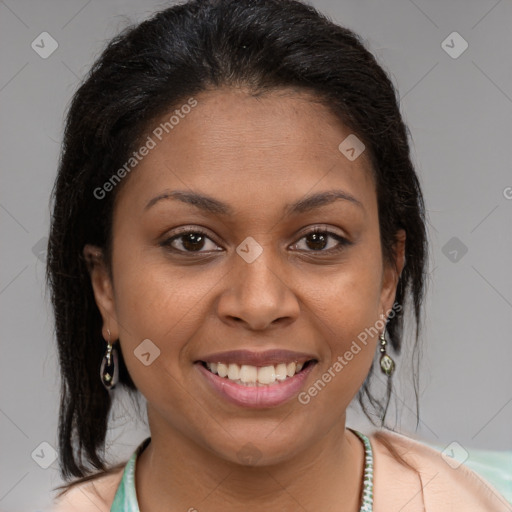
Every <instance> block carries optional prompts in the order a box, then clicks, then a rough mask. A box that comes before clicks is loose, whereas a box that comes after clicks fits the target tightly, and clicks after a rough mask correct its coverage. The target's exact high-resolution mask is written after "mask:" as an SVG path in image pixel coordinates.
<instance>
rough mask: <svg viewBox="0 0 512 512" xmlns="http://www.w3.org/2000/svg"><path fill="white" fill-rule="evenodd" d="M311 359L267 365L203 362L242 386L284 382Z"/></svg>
mask: <svg viewBox="0 0 512 512" xmlns="http://www.w3.org/2000/svg"><path fill="white" fill-rule="evenodd" d="M312 362H313V361H312V360H311V361H306V362H305V363H298V362H297V363H296V362H291V363H279V364H276V365H269V366H261V367H257V366H252V365H248V364H242V365H240V364H237V363H203V364H204V366H205V367H206V368H207V369H208V370H209V371H210V372H211V373H213V374H216V375H218V376H219V377H222V378H225V379H229V380H230V381H233V382H235V383H236V384H239V385H242V386H258V387H259V386H269V385H277V384H279V383H280V382H284V381H286V380H288V379H290V378H292V377H293V376H294V375H296V374H297V373H299V372H300V371H302V369H303V368H304V367H306V366H307V365H308V364H310V363H312Z"/></svg>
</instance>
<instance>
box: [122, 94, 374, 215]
mask: <svg viewBox="0 0 512 512" xmlns="http://www.w3.org/2000/svg"><path fill="white" fill-rule="evenodd" d="M194 100H195V101H196V104H195V106H194V107H193V108H180V105H176V106H175V107H174V108H173V110H172V111H170V112H166V113H164V114H163V115H162V116H161V117H160V118H158V119H157V120H155V121H154V123H153V124H154V126H153V125H151V126H149V127H148V130H147V133H146V134H145V136H144V137H143V138H142V139H141V140H142V144H144V143H147V145H148V146H152V148H151V149H150V150H149V151H147V154H146V156H144V157H143V158H141V159H140V161H139V162H138V163H137V165H136V167H135V168H134V170H133V171H132V172H131V173H130V176H128V177H127V178H125V179H127V183H124V184H123V187H122V191H120V196H121V198H120V199H118V200H119V201H122V197H123V196H128V198H129V203H130V205H131V207H136V208H137V209H139V210H142V209H144V206H145V205H146V204H147V201H148V200H150V199H151V198H152V197H153V196H155V195H158V194H161V193H162V192H163V191H164V189H187V188H190V189H193V190H195V191H203V192H205V193H207V194H208V195H210V196H212V195H213V196H216V197H219V198H225V199H226V201H229V202H235V203H236V202H237V201H243V202H244V203H245V204H248V202H249V203H251V204H253V205H259V206H260V207H262V206H263V205H264V203H265V201H273V202H275V201H281V202H289V201H288V200H289V199H290V200H291V199H292V198H295V199H296V198H297V197H299V196H304V195H306V194H308V193H312V192H315V191H319V190H326V189H329V188H338V189H339V188H342V189H344V190H346V191H347V192H348V193H351V194H352V195H354V196H365V195H368V194H373V188H374V186H373V180H372V179H371V172H370V164H369V158H368V157H367V154H366V153H365V152H363V153H362V154H361V155H360V156H359V157H358V158H357V159H356V160H354V161H351V160H349V159H348V158H347V157H346V156H345V155H344V154H343V153H342V152H341V151H340V149H339V145H340V143H342V141H344V140H345V139H346V138H347V137H348V136H353V135H351V131H350V130H349V129H348V128H346V127H345V126H344V125H343V124H342V123H341V122H340V120H339V119H338V118H337V117H336V116H335V115H334V114H333V113H332V112H331V111H330V110H329V108H328V107H327V106H325V105H323V104H321V103H320V102H319V101H318V99H316V98H315V97H313V96H311V95H309V94H307V93H304V92H297V91H292V90H278V91H273V92H271V93H265V94H263V95H259V96H256V97H255V96H253V95H251V94H250V93H249V92H248V91H246V90H244V89H233V88H229V89H220V90H214V91H208V92H203V93H200V94H198V95H197V96H194ZM185 104H186V103H185V102H184V103H183V105H185ZM176 110H178V112H176ZM145 137H147V138H145ZM262 201H263V202H262Z"/></svg>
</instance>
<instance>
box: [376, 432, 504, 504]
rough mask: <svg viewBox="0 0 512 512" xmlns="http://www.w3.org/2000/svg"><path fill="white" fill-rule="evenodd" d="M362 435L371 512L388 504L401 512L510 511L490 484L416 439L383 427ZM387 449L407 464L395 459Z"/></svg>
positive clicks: (502, 498)
mask: <svg viewBox="0 0 512 512" xmlns="http://www.w3.org/2000/svg"><path fill="white" fill-rule="evenodd" d="M368 437H369V438H370V441H371V444H372V448H373V451H374V482H375V495H374V500H375V505H376V512H379V511H380V510H386V509H387V510H390V509H392V508H391V507H398V508H397V510H402V511H403V512H409V511H411V512H412V511H416V510H418V511H420V510H427V511H429V512H430V511H432V512H444V511H446V512H448V511H450V512H456V511H463V510H464V511H467V510H471V511H474V512H484V511H489V510H493V511H497V512H498V511H499V512H509V511H512V506H511V505H510V504H509V503H508V502H507V501H506V500H505V498H504V497H503V496H502V495H501V494H500V493H499V492H498V491H497V490H496V489H495V488H494V487H493V486H492V485H491V484H490V483H488V482H487V481H486V480H484V479H483V478H482V477H481V476H479V475H478V474H477V473H475V472H474V471H472V470H471V469H469V468H468V467H467V466H465V465H464V464H459V463H458V462H457V461H456V459H453V458H450V457H448V456H447V455H443V454H442V453H441V452H439V451H437V450H435V449H434V448H431V447H430V446H427V445H426V444H424V443H423V442H422V441H421V440H420V439H415V438H414V437H412V435H410V434H409V435H404V434H399V433H396V432H391V431H388V430H378V431H375V432H373V433H372V434H371V435H369V436H368ZM393 450H394V451H395V452H396V454H398V455H399V456H400V457H402V458H403V460H404V461H405V462H406V463H407V464H409V466H410V467H409V468H408V467H406V466H405V465H402V464H400V463H399V462H398V460H397V459H396V457H394V456H393V453H392V451H393ZM391 495H393V496H391ZM378 503H380V504H383V505H384V504H385V506H382V507H377V504H378Z"/></svg>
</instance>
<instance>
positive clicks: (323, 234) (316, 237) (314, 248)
mask: <svg viewBox="0 0 512 512" xmlns="http://www.w3.org/2000/svg"><path fill="white" fill-rule="evenodd" d="M303 239H304V240H305V241H306V242H305V246H306V248H305V249H299V250H305V251H306V252H323V253H332V252H337V251H340V250H342V249H343V248H344V247H345V246H347V245H351V242H349V241H348V240H347V239H346V238H344V237H342V236H340V235H338V234H336V233H333V232H332V231H326V230H322V229H318V228H316V229H314V230H312V231H310V232H308V233H306V234H305V235H304V236H303V237H302V238H301V240H303ZM330 239H331V240H335V241H336V242H337V243H332V242H331V244H329V240H330ZM298 245H299V243H297V244H296V245H295V247H298ZM329 245H330V247H329ZM326 247H328V249H326Z"/></svg>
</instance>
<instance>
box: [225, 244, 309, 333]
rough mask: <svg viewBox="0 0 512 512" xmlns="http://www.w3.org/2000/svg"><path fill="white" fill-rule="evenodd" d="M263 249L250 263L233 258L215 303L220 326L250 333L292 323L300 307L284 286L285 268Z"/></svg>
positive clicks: (291, 289)
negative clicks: (240, 325)
mask: <svg viewBox="0 0 512 512" xmlns="http://www.w3.org/2000/svg"><path fill="white" fill-rule="evenodd" d="M270 253H271V250H270V249H268V248H265V249H264V250H263V252H262V253H261V254H260V256H258V258H256V260H254V261H253V262H252V263H248V262H247V261H245V260H244V259H243V258H241V257H240V256H238V254H237V255H235V260H236V261H235V262H234V267H233V269H232V271H231V272H229V274H228V275H227V276H226V278H225V279H226V281H225V291H224V292H223V293H222V294H221V296H220V299H219V301H218V303H217V308H218V315H219V317H220V318H221V320H222V321H223V322H226V323H229V324H232V325H233V324H235V323H236V324H244V326H245V327H246V328H247V329H250V330H255V331H258V330H265V329H269V328H270V326H272V324H275V325H276V326H277V325H280V326H281V327H283V326H285V325H289V324H290V323H293V322H294V321H295V320H296V319H297V318H298V316H299V313H300V305H299V301H298V298H297V296H296V294H295V293H294V291H293V283H289V282H287V279H286V273H285V269H284V268H283V266H284V264H283V263H282V262H279V261H278V259H277V258H272V255H271V254H270Z"/></svg>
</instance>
